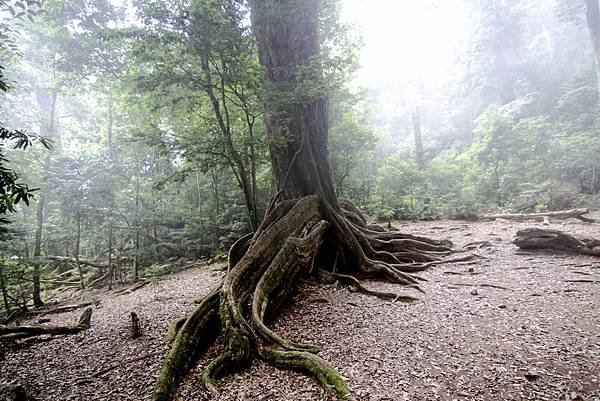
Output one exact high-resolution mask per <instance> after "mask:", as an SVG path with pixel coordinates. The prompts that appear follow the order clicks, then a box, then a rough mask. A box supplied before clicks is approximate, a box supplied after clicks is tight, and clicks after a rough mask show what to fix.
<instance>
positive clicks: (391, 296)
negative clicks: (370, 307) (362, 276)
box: [317, 269, 419, 302]
mask: <svg viewBox="0 0 600 401" xmlns="http://www.w3.org/2000/svg"><path fill="white" fill-rule="evenodd" d="M317 274H318V275H319V278H321V279H322V280H324V281H325V282H329V283H333V282H335V281H339V282H340V283H341V284H344V285H347V286H349V287H351V288H352V289H353V290H354V291H356V292H360V293H361V294H366V295H371V296H374V297H377V298H379V299H383V300H384V301H393V302H413V301H418V300H419V299H418V298H415V297H411V296H409V295H401V294H395V293H393V292H380V291H373V290H369V289H368V288H366V287H364V286H363V285H362V284H361V283H360V281H359V280H358V279H357V278H356V277H353V276H349V275H346V274H339V273H330V272H328V271H325V270H322V269H319V271H318V272H317Z"/></svg>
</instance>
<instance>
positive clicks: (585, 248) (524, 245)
mask: <svg viewBox="0 0 600 401" xmlns="http://www.w3.org/2000/svg"><path fill="white" fill-rule="evenodd" d="M513 244H515V245H516V246H518V247H519V248H521V249H541V250H555V251H562V252H572V253H578V254H582V255H593V256H600V240H598V239H595V238H591V237H584V236H573V235H570V234H567V233H564V232H562V231H558V230H549V229H541V228H527V229H524V230H519V231H517V236H516V237H515V239H514V240H513Z"/></svg>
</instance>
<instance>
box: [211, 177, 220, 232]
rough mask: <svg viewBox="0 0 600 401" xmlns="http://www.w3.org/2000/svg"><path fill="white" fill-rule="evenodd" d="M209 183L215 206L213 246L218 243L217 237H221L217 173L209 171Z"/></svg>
mask: <svg viewBox="0 0 600 401" xmlns="http://www.w3.org/2000/svg"><path fill="white" fill-rule="evenodd" d="M211 183H212V193H213V199H214V204H215V218H214V219H213V233H214V238H215V241H214V243H215V244H218V243H219V237H220V236H221V228H220V226H219V221H220V219H219V207H220V206H219V180H218V176H217V173H216V172H215V171H211Z"/></svg>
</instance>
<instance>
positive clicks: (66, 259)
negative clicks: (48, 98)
mask: <svg viewBox="0 0 600 401" xmlns="http://www.w3.org/2000/svg"><path fill="white" fill-rule="evenodd" d="M46 259H48V260H55V261H58V262H69V263H77V260H76V259H75V258H69V257H67V256H46ZM79 263H80V264H82V265H85V266H92V267H97V268H99V269H108V265H103V264H101V263H95V262H92V261H89V260H85V259H79Z"/></svg>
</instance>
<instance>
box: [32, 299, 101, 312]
mask: <svg viewBox="0 0 600 401" xmlns="http://www.w3.org/2000/svg"><path fill="white" fill-rule="evenodd" d="M86 306H92V302H84V303H81V304H73V305H64V306H57V307H56V308H41V309H33V310H30V311H28V312H27V315H53V314H57V313H65V312H71V311H74V310H76V309H80V308H85V307H86Z"/></svg>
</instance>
